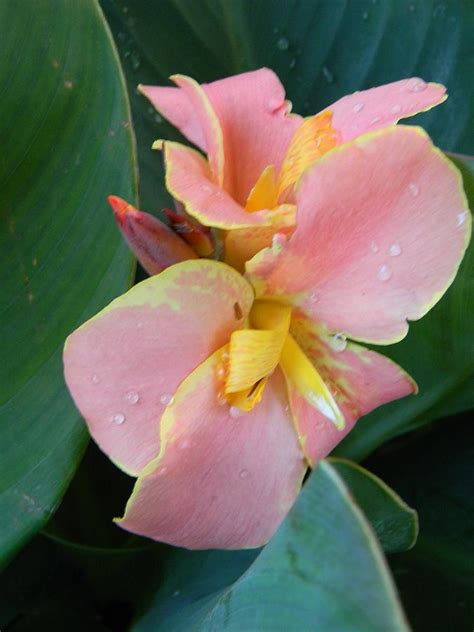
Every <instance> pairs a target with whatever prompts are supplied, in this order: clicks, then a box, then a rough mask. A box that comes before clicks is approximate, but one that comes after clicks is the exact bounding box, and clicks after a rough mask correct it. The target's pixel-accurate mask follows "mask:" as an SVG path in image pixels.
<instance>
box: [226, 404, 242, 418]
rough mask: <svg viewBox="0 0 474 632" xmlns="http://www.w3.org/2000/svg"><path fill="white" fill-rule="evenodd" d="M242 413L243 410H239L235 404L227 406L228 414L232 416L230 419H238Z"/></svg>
mask: <svg viewBox="0 0 474 632" xmlns="http://www.w3.org/2000/svg"><path fill="white" fill-rule="evenodd" d="M243 414H244V411H243V410H240V408H237V406H231V407H230V408H229V415H230V416H231V417H232V419H238V418H239V417H242V415H243Z"/></svg>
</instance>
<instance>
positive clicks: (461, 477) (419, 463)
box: [369, 413, 474, 630]
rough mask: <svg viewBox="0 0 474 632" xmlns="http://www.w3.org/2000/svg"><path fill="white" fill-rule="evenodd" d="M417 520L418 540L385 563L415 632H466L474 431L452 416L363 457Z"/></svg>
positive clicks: (471, 605)
mask: <svg viewBox="0 0 474 632" xmlns="http://www.w3.org/2000/svg"><path fill="white" fill-rule="evenodd" d="M369 463H370V468H371V469H374V470H375V471H376V472H377V473H378V474H379V475H380V476H383V478H384V479H386V480H387V481H388V482H389V483H390V484H392V485H396V487H397V489H398V490H400V492H401V493H402V494H403V496H404V498H406V499H407V500H408V501H409V502H410V504H411V505H413V506H414V507H416V509H417V511H418V513H419V516H420V535H419V538H418V541H417V543H416V546H415V547H414V548H413V549H412V550H411V551H409V552H407V553H402V554H399V555H395V556H393V557H391V558H390V563H391V566H392V570H393V572H394V577H395V579H396V582H397V585H398V588H399V590H400V592H401V596H402V599H403V604H404V605H405V606H406V608H407V613H408V616H409V619H410V622H411V623H412V625H413V628H414V629H415V630H470V629H471V628H472V622H473V620H474V601H473V599H472V596H473V593H472V587H473V585H474V539H473V537H472V535H473V533H474V497H473V494H472V490H473V488H474V468H473V466H472V464H473V463H474V427H473V425H472V415H471V414H470V413H467V414H465V415H458V416H457V417H453V418H451V419H447V420H446V421H444V422H442V423H440V424H439V425H438V426H437V427H436V428H435V429H434V430H433V431H431V432H430V433H429V434H427V433H426V432H425V431H420V432H419V433H417V434H415V435H410V436H409V437H402V438H400V439H398V440H396V441H395V442H393V443H392V444H389V445H387V446H386V447H384V448H383V449H381V450H380V452H379V454H377V455H376V456H374V457H372V458H371V459H370V462H369Z"/></svg>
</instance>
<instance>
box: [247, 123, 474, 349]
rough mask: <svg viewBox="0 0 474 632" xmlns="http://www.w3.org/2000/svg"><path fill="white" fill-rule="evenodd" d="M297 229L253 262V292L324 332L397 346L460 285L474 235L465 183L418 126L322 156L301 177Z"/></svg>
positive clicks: (369, 137) (388, 132) (379, 134)
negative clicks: (278, 300)
mask: <svg viewBox="0 0 474 632" xmlns="http://www.w3.org/2000/svg"><path fill="white" fill-rule="evenodd" d="M297 206H298V213H297V228H296V230H295V232H294V234H293V236H292V237H291V239H290V240H289V241H288V243H287V244H286V245H284V246H283V247H282V248H280V249H266V250H264V251H262V252H261V253H259V254H257V255H256V256H255V257H254V258H253V259H252V260H251V261H250V262H249V263H248V264H247V271H248V272H249V275H250V280H251V282H252V284H253V285H254V287H255V288H256V292H257V295H258V296H259V297H260V296H272V295H278V296H280V297H282V298H283V299H284V300H287V301H290V302H292V303H293V304H296V305H299V306H300V307H301V309H302V311H303V312H304V313H306V314H307V315H308V316H309V317H310V318H311V319H312V320H314V321H315V322H318V323H321V324H322V325H324V326H325V328H326V329H327V331H329V332H332V333H336V332H342V333H344V334H346V335H348V336H349V337H351V338H355V339H358V340H362V341H366V342H375V343H380V344H382V343H389V342H395V341H398V340H401V339H402V338H403V337H404V336H405V335H406V333H407V331H408V324H407V322H406V319H410V320H416V319H418V318H421V317H422V316H423V315H424V314H426V312H427V311H428V310H429V309H431V307H432V306H433V305H434V304H435V303H436V302H437V301H438V300H439V299H440V298H441V296H442V295H443V294H444V292H445V291H446V289H447V288H448V287H449V285H450V284H451V282H452V281H453V279H454V276H455V274H456V271H457V268H458V266H459V264H460V261H461V259H462V256H463V253H464V251H465V249H466V247H467V244H468V241H469V237H470V225H471V219H470V214H469V211H468V208H467V200H466V197H465V195H464V192H463V189H462V179H461V176H460V174H459V172H458V170H457V169H456V168H455V167H454V165H453V164H452V163H451V162H450V161H449V160H448V159H447V158H446V157H445V156H444V155H443V154H442V153H441V152H440V151H439V150H438V149H436V148H434V147H433V145H432V143H431V141H430V140H429V138H428V136H427V135H426V133H425V132H424V131H423V130H421V129H420V128H413V127H404V126H397V127H394V128H387V129H385V130H381V131H378V132H375V133H372V134H367V135H365V136H362V137H359V138H357V139H356V140H354V141H352V142H350V143H348V144H346V145H343V146H341V147H339V148H336V149H335V150H333V151H331V152H329V153H328V154H326V155H325V156H324V157H323V158H322V159H321V160H320V161H318V162H317V163H316V164H315V165H314V166H313V167H312V168H310V169H309V170H308V172H307V173H306V175H305V176H303V179H302V182H301V185H300V187H299V190H298V192H297Z"/></svg>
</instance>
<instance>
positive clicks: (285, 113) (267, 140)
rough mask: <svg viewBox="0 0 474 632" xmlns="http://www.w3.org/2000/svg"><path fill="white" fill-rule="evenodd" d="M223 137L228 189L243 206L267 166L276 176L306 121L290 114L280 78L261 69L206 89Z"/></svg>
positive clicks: (271, 72)
mask: <svg viewBox="0 0 474 632" xmlns="http://www.w3.org/2000/svg"><path fill="white" fill-rule="evenodd" d="M204 88H205V91H206V94H207V95H208V96H209V99H210V101H211V103H212V105H213V108H214V111H215V112H216V114H217V116H218V118H219V121H220V124H221V128H222V133H223V138H224V152H225V183H226V185H225V188H226V190H227V191H229V192H230V193H231V195H232V196H233V197H234V199H235V200H237V201H238V202H239V203H240V204H242V205H244V204H245V202H246V200H247V197H248V195H249V193H250V191H251V189H252V187H253V186H254V184H255V183H256V181H257V178H258V177H259V175H260V174H261V172H262V171H263V169H264V168H265V167H267V166H268V165H274V167H275V171H276V173H278V172H279V170H280V167H281V165H282V163H283V160H284V158H285V154H286V151H287V149H288V146H289V144H290V141H291V139H292V137H293V135H294V133H295V131H296V130H297V128H298V127H299V125H300V124H301V122H302V120H303V119H302V118H301V117H300V116H298V115H295V114H289V109H290V106H289V104H288V103H287V102H286V101H285V90H284V88H283V86H282V85H281V83H280V81H279V79H278V77H277V75H276V74H275V73H274V72H273V71H272V70H270V69H269V68H261V69H260V70H256V71H253V72H246V73H243V74H240V75H236V76H234V77H229V78H227V79H222V80H221V81H214V82H213V83H210V84H207V85H205V86H204Z"/></svg>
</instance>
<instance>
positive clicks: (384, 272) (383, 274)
mask: <svg viewBox="0 0 474 632" xmlns="http://www.w3.org/2000/svg"><path fill="white" fill-rule="evenodd" d="M391 276H392V271H391V270H390V268H389V267H388V265H386V264H385V263H384V264H383V265H381V266H380V268H379V269H378V272H377V279H378V280H379V281H388V280H389V279H390V277H391Z"/></svg>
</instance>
